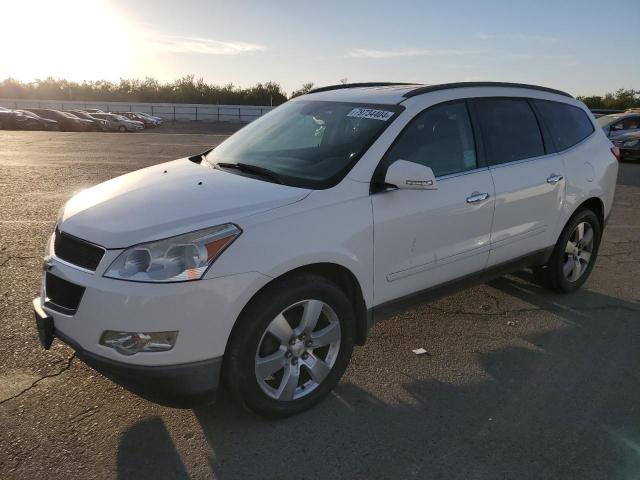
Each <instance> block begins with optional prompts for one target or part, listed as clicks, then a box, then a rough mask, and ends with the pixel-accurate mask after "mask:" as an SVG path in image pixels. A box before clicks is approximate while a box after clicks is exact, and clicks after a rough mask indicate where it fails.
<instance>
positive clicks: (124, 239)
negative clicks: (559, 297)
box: [33, 82, 619, 417]
mask: <svg viewBox="0 0 640 480" xmlns="http://www.w3.org/2000/svg"><path fill="white" fill-rule="evenodd" d="M478 147H479V148H478ZM618 154H619V152H618V149H617V148H616V147H614V146H612V145H611V141H610V140H609V139H608V138H607V137H606V135H605V134H604V133H603V131H602V130H601V129H600V128H598V124H597V123H596V121H595V119H594V118H593V116H592V115H591V113H590V112H589V111H588V110H587V109H586V107H585V105H584V104H583V103H582V102H580V101H578V100H576V99H574V98H573V97H571V95H569V94H567V93H564V92H560V91H557V90H553V89H549V88H544V87H536V86H532V85H518V84H513V83H492V82H467V83H459V84H444V85H429V86H420V85H407V84H405V85H397V84H396V85H390V84H368V85H365V86H363V85H362V84H355V85H337V86H332V87H325V88H319V89H316V90H314V91H311V92H310V93H309V94H307V95H303V96H299V97H296V98H294V99H293V100H291V101H289V102H287V103H285V104H283V105H281V106H279V107H277V108H276V109H275V110H274V111H273V112H272V113H270V114H269V115H265V116H263V117H261V118H259V119H257V120H255V121H254V122H252V123H250V124H249V125H248V126H246V127H244V128H243V129H242V130H240V131H238V132H237V133H235V134H234V135H232V136H231V137H230V138H228V139H227V140H225V141H224V142H223V143H222V144H220V145H218V146H217V147H216V148H215V149H210V150H208V151H207V152H204V153H202V154H198V155H193V156H192V157H190V158H182V159H178V160H175V161H173V162H168V163H164V164H158V165H155V166H152V167H149V168H145V169H143V170H138V171H137V172H132V173H128V174H127V175H124V176H121V177H118V178H115V179H112V180H109V181H108V182H105V183H103V184H101V185H97V186H95V187H92V188H89V189H86V190H83V191H82V192H81V193H78V194H77V195H76V196H74V197H73V198H71V199H70V200H69V202H67V204H66V205H65V206H64V207H63V208H62V209H61V210H60V213H59V215H58V218H57V222H56V226H55V229H54V232H53V233H52V235H51V236H50V240H49V242H48V246H47V248H46V257H45V263H44V269H42V275H43V278H42V287H41V296H40V297H39V298H36V299H35V300H34V301H33V308H34V311H35V317H36V325H37V327H38V333H39V336H40V340H41V342H42V345H43V346H44V348H49V347H50V346H51V343H52V341H53V339H54V336H56V337H58V338H59V339H61V340H62V341H63V342H65V343H67V344H69V345H71V346H72V347H73V348H74V349H75V350H76V351H77V354H78V357H79V358H81V359H83V360H84V361H86V362H87V363H88V364H89V365H91V366H93V367H94V368H96V369H97V370H99V371H101V372H103V373H104V374H105V375H106V376H107V377H109V378H110V379H112V380H115V381H117V382H119V383H122V384H123V385H124V386H125V387H127V388H129V389H131V390H133V391H135V392H137V393H140V394H141V395H143V396H147V398H154V397H155V399H157V400H163V401H164V402H165V403H177V404H182V405H183V406H184V403H186V402H188V401H189V400H187V399H188V398H191V400H190V401H192V402H193V401H195V402H203V403H204V402H206V401H207V400H210V399H211V397H212V395H213V394H214V392H215V390H216V389H217V388H218V385H219V384H220V383H221V381H222V379H224V383H225V384H226V386H227V388H229V389H230V391H231V393H232V398H235V399H238V400H239V401H240V402H243V403H244V404H245V405H246V406H248V407H249V408H250V409H252V410H254V411H256V412H258V413H260V414H263V415H265V416H270V417H283V416H287V415H291V414H294V413H298V412H301V411H303V410H305V409H308V408H310V407H311V406H312V405H314V404H316V403H317V402H318V401H320V400H321V399H322V398H323V397H325V396H326V395H327V394H329V392H330V391H331V389H332V388H333V387H334V386H335V385H336V384H337V383H338V381H339V380H340V377H341V376H342V374H343V373H344V371H345V370H346V368H347V365H348V363H349V359H350V358H351V353H352V350H353V347H354V344H357V345H364V344H365V342H366V338H367V330H368V328H369V326H370V325H371V324H372V323H373V321H374V320H378V319H381V318H385V317H388V316H390V315H391V314H392V313H393V312H394V311H398V310H401V309H403V308H406V307H407V306H409V305H411V303H417V302H420V301H424V300H425V299H433V298H437V297H438V296H439V295H440V296H441V295H443V294H447V293H451V292H453V291H455V290H456V289H461V288H466V287H468V286H470V285H471V284H473V283H481V282H484V281H488V280H490V279H492V278H495V277H498V276H500V275H503V274H505V273H508V272H512V271H517V270H521V269H523V268H526V267H531V268H533V271H534V275H535V278H536V279H537V280H538V281H539V282H540V284H541V285H543V286H545V287H546V288H549V289H551V290H553V291H556V292H559V293H569V292H573V291H576V290H577V289H579V288H580V287H581V286H582V285H583V284H584V282H585V281H586V280H587V279H588V278H589V274H590V273H591V272H592V270H593V267H594V264H595V262H596V257H597V254H598V249H599V246H600V239H601V235H602V231H603V229H604V228H605V226H606V223H607V219H608V217H609V213H610V212H611V207H612V204H613V198H614V193H615V186H616V177H617V174H618V161H617V155H618ZM138 212H142V214H137V213H138ZM412 341H413V340H412ZM414 345H415V344H411V345H408V346H407V347H406V348H407V351H408V350H409V349H410V348H413V347H414ZM406 355H410V353H407V354H406Z"/></svg>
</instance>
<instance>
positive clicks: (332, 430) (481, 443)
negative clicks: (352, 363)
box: [118, 272, 640, 479]
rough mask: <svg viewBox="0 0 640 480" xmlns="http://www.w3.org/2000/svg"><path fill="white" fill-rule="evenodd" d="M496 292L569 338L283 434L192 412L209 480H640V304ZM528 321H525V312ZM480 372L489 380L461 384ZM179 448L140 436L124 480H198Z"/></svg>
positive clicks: (126, 459)
mask: <svg viewBox="0 0 640 480" xmlns="http://www.w3.org/2000/svg"><path fill="white" fill-rule="evenodd" d="M489 285H490V287H491V288H494V289H496V290H498V291H500V292H503V293H504V294H507V295H508V296H511V297H515V299H518V300H522V301H525V302H527V303H528V304H530V305H532V306H534V307H535V308H534V309H532V311H534V310H536V309H542V310H543V312H542V313H543V314H545V315H553V316H555V317H557V318H558V319H559V321H560V324H561V326H560V327H559V328H553V329H550V330H546V331H536V333H533V334H524V335H523V336H521V337H520V338H518V339H517V341H514V342H512V343H511V344H510V346H509V347H507V348H498V349H496V350H491V351H488V352H482V353H478V354H477V355H476V356H475V357H474V358H475V363H474V364H473V365H467V364H465V363H463V362H462V360H460V364H459V365H456V368H457V370H458V371H461V372H462V374H463V375H462V378H459V379H457V380H456V381H455V382H451V383H446V382H442V381H439V380H436V379H435V378H436V375H435V373H436V370H437V368H438V365H437V363H436V362H433V361H428V362H421V363H418V365H420V367H419V368H422V369H423V371H422V372H419V373H420V375H416V377H418V376H421V377H422V379H418V378H411V377H408V376H406V375H404V376H402V377H400V378H398V377H399V376H400V374H396V376H395V377H394V375H393V374H390V373H388V372H389V370H387V369H385V368H382V369H381V373H380V383H379V384H378V385H376V387H375V388H373V389H371V391H367V390H365V389H363V388H361V387H359V386H357V385H355V384H353V383H351V382H349V381H348V380H346V381H343V382H341V383H340V385H339V386H338V387H337V388H336V389H335V391H334V392H333V393H332V394H331V395H330V396H329V398H328V399H327V400H325V401H323V402H322V403H321V404H319V405H318V406H316V407H315V408H313V409H312V410H310V411H308V412H305V413H303V414H300V415H297V416H295V417H292V418H288V419H285V420H280V421H269V420H264V419H262V418H259V417H257V416H255V415H253V414H251V413H249V412H246V411H245V410H244V409H242V408H240V407H239V406H238V405H236V404H234V402H233V401H232V399H230V398H229V397H228V396H227V395H226V394H225V393H224V392H222V394H221V396H220V398H219V399H218V402H217V403H216V405H215V406H213V407H209V408H201V409H196V410H195V411H194V414H195V416H196V418H197V420H198V422H199V424H200V426H201V427H202V431H203V433H204V435H205V437H206V440H207V442H208V444H209V447H210V448H211V450H212V451H213V453H214V454H213V455H209V457H208V458H209V468H210V474H211V475H212V476H214V477H215V478H220V479H236V478H238V479H239V478H242V479H246V478H363V479H364V478H367V479H369V478H430V479H431V478H446V479H455V478H465V479H475V478H492V479H493V478H518V479H527V478H531V479H542V478H549V479H558V478H580V479H586V478H621V479H625V478H637V476H638V474H639V473H640V407H638V399H639V398H640V374H639V370H638V368H637V366H638V363H639V362H640V348H638V347H639V340H640V323H639V322H638V319H639V317H640V316H639V315H638V313H639V312H640V305H639V304H638V303H637V302H629V301H625V300H621V299H616V298H613V297H609V296H606V295H602V294H599V293H596V292H593V291H589V290H582V291H579V292H576V293H575V294H573V295H569V296H567V295H555V294H551V293H549V292H546V291H545V290H542V289H541V288H540V287H538V286H537V285H535V283H533V281H532V278H531V275H530V274H529V273H527V272H522V273H518V274H516V275H513V276H510V277H508V278H501V279H498V280H495V281H493V282H491V283H490V284H489ZM507 313H508V312H507ZM519 318H520V321H522V322H526V321H528V320H529V317H528V316H527V314H526V313H525V314H524V316H521V317H519ZM443 321H446V320H443ZM365 348H366V347H365ZM365 353H366V352H365ZM444 361H447V362H457V361H458V359H457V358H448V359H446V360H444ZM353 368H358V367H357V366H356V367H353ZM367 368H376V366H368V367H367ZM478 369H480V370H482V371H483V372H484V373H485V374H484V377H483V378H484V380H483V381H467V379H465V378H464V373H465V372H469V377H471V375H470V373H471V371H474V372H477V370H478ZM425 377H426V378H427V380H425V379H424V378H425ZM473 378H475V377H473ZM389 382H395V383H402V386H403V388H404V393H405V395H403V396H402V397H401V398H397V399H394V400H393V401H390V400H388V399H387V400H386V401H385V400H381V398H380V397H379V396H382V395H381V392H382V393H384V391H385V389H386V386H385V385H386V384H388V383H389ZM159 437H164V438H159ZM170 443H171V440H170V437H169V434H168V432H167V431H166V430H163V428H160V427H159V426H158V425H157V421H156V420H151V421H144V422H141V423H139V424H137V425H135V426H134V427H133V428H132V429H130V430H129V431H127V432H126V433H125V434H124V436H123V437H122V442H121V444H120V449H119V453H118V462H119V464H118V468H119V471H118V473H119V478H155V479H158V478H168V477H167V476H166V475H165V476H162V475H160V473H159V472H160V470H162V471H165V470H166V471H168V472H174V473H175V476H173V477H171V478H176V477H180V478H183V477H184V478H188V477H189V475H188V473H187V472H185V471H184V466H183V465H182V462H181V461H180V457H179V456H178V455H177V453H175V449H173V447H172V446H171V445H170ZM127 451H128V452H127ZM185 454H188V452H183V455H185ZM154 459H157V461H158V462H159V463H158V465H159V466H153V467H152V468H151V469H150V470H147V469H144V468H139V469H137V470H135V473H136V475H135V476H131V475H130V474H131V473H132V472H133V470H132V467H131V465H130V464H132V463H133V464H136V465H137V464H143V465H146V462H151V463H153V461H154Z"/></svg>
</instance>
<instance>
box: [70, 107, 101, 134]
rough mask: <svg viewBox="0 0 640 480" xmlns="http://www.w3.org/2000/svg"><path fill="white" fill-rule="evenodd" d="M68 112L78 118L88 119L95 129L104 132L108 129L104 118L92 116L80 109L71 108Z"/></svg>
mask: <svg viewBox="0 0 640 480" xmlns="http://www.w3.org/2000/svg"><path fill="white" fill-rule="evenodd" d="M70 113H72V114H73V115H75V116H76V117H78V118H82V119H84V120H89V121H90V122H92V123H93V124H94V125H95V127H96V131H100V132H105V131H107V130H109V124H108V122H107V121H106V120H102V119H100V118H94V117H92V116H91V115H89V114H88V113H86V112H83V111H82V110H71V112H70Z"/></svg>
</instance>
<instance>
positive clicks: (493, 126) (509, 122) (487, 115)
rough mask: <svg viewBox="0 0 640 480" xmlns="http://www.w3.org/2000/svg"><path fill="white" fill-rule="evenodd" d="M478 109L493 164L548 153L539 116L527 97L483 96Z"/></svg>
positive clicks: (490, 160)
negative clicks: (521, 98)
mask: <svg viewBox="0 0 640 480" xmlns="http://www.w3.org/2000/svg"><path fill="white" fill-rule="evenodd" d="M476 109H477V112H478V119H479V120H480V128H481V130H482V138H483V140H484V144H485V148H486V153H487V159H488V160H489V163H490V164H491V165H498V164H501V163H508V162H514V161H516V160H523V159H525V158H532V157H539V156H541V155H544V153H545V151H544V143H543V141H542V134H541V133H540V127H539V126H538V120H537V119H536V116H535V115H534V113H533V110H531V107H530V106H529V103H528V102H527V101H526V100H524V99H523V100H520V99H486V100H484V99H481V100H477V101H476Z"/></svg>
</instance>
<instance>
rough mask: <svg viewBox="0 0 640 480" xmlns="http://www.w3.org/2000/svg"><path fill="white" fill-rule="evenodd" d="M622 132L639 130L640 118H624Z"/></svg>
mask: <svg viewBox="0 0 640 480" xmlns="http://www.w3.org/2000/svg"><path fill="white" fill-rule="evenodd" d="M622 125H623V127H622V128H623V130H635V129H637V128H640V117H629V118H625V119H624V120H623V122H622Z"/></svg>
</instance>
